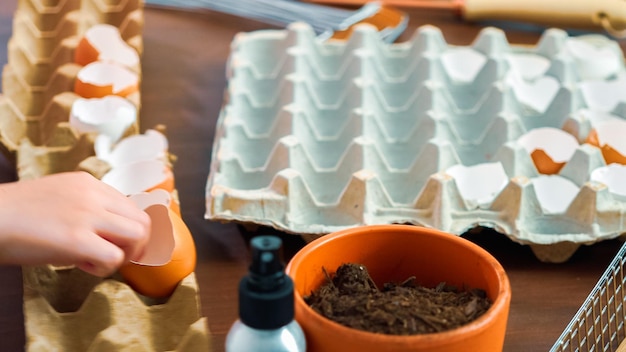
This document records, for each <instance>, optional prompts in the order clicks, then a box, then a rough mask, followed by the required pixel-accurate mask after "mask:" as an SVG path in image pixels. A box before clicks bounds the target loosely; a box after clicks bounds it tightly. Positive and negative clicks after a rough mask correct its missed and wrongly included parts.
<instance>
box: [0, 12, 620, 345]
mask: <svg viewBox="0 0 626 352" xmlns="http://www.w3.org/2000/svg"><path fill="white" fill-rule="evenodd" d="M15 6H16V0H10V1H9V0H3V1H1V2H0V60H3V61H2V62H1V63H2V64H4V63H5V62H6V57H7V55H6V42H7V40H8V39H9V37H10V35H11V26H12V24H11V21H12V16H13V12H14V11H15ZM410 14H411V19H410V24H409V29H408V30H407V31H406V32H405V34H404V35H403V36H402V37H401V38H400V40H401V41H402V40H406V39H408V38H409V37H410V36H411V35H412V34H413V33H414V30H415V28H417V27H418V26H420V25H423V24H433V25H436V26H438V27H439V28H441V30H442V32H443V34H444V36H445V39H446V40H447V41H448V42H449V43H450V44H459V45H468V44H470V43H471V42H472V40H473V39H474V38H475V36H476V35H477V33H478V32H479V30H480V29H481V28H483V27H484V25H478V24H467V23H463V22H461V21H460V20H458V19H457V18H456V17H455V16H454V15H452V14H450V13H445V12H427V11H411V12H410ZM145 20H146V23H145V28H144V45H145V52H144V57H143V75H144V76H143V77H144V80H143V83H142V88H141V89H142V99H143V107H142V110H141V126H142V128H143V129H145V128H150V127H153V126H155V125H156V124H165V125H166V126H167V134H168V138H169V142H170V149H171V152H172V153H174V154H175V155H177V156H178V161H177V162H176V164H175V170H174V171H175V177H176V182H177V188H178V191H179V194H180V200H181V203H182V214H183V218H184V220H185V222H186V223H187V225H188V226H189V228H190V230H191V231H192V233H193V235H194V238H195V241H196V244H197V249H198V265H197V269H196V275H197V280H198V282H199V285H200V294H201V302H202V314H203V316H206V317H207V318H208V322H209V329H210V332H211V335H212V340H213V346H214V351H222V350H223V349H224V338H225V335H226V333H227V331H228V329H229V327H230V325H231V324H232V322H233V321H234V320H235V319H236V318H237V301H236V297H237V291H236V290H237V283H238V281H239V279H240V278H241V276H242V275H244V274H245V272H246V270H247V266H248V254H247V240H248V239H249V237H250V236H252V235H254V233H246V232H244V231H241V230H240V228H238V227H237V226H236V225H234V224H222V223H215V222H210V221H207V220H205V219H204V209H205V203H204V201H205V196H204V188H205V183H206V178H207V175H208V172H209V161H210V156H211V154H210V153H211V146H212V141H213V134H214V128H215V122H216V119H217V116H218V113H219V110H220V107H221V105H222V99H223V92H224V89H225V86H226V79H225V62H226V58H227V56H228V54H229V50H230V42H231V40H232V38H233V36H234V35H235V34H236V33H238V32H242V31H251V30H257V29H262V28H270V27H271V26H269V25H266V24H263V23H260V22H256V21H252V20H245V19H241V18H238V17H234V16H230V15H226V14H222V13H215V12H209V11H200V12H193V13H191V12H179V11H172V10H164V9H155V8H146V9H145ZM492 25H493V24H492ZM506 33H507V38H508V40H509V41H510V42H511V43H520V44H522V43H523V44H535V43H536V42H537V40H538V38H539V36H540V34H541V32H540V31H538V30H528V28H524V29H520V28H519V27H517V28H508V29H507V32H506ZM14 179H15V172H14V170H13V167H12V165H10V164H9V163H8V162H7V161H6V160H2V162H0V181H1V182H6V181H12V180H14ZM281 236H282V237H283V239H284V240H285V249H286V251H285V254H286V258H285V259H286V260H288V259H289V258H290V257H291V255H293V253H295V252H296V251H297V250H298V249H299V248H301V246H302V245H304V241H303V240H302V239H301V238H300V237H296V236H293V235H282V234H281ZM466 237H467V238H469V239H470V240H472V241H474V242H476V243H478V244H480V245H481V246H483V247H484V248H486V249H487V250H488V251H490V252H491V253H492V254H493V255H494V256H495V257H496V258H497V259H498V260H500V262H501V263H502V264H503V266H504V267H505V269H506V271H507V273H508V275H509V278H510V281H511V285H512V291H513V298H512V302H511V310H510V317H509V324H508V328H507V336H506V341H505V347H504V350H505V351H510V352H513V351H524V352H527V351H546V350H548V349H549V348H550V347H551V346H552V344H553V343H554V342H555V341H556V340H557V339H558V337H559V335H560V333H561V332H562V330H563V329H564V327H565V326H566V324H567V323H568V322H569V320H570V319H571V318H572V316H573V315H574V314H575V313H576V311H577V309H578V307H579V306H580V305H581V304H582V302H583V300H584V298H585V297H586V296H587V294H588V293H589V291H590V290H591V288H592V287H593V286H594V284H595V283H596V281H597V280H598V278H599V277H600V275H601V274H602V272H603V270H604V268H605V267H606V266H607V264H608V263H609V262H610V260H611V259H612V257H613V256H614V255H615V253H616V252H617V250H618V249H619V248H620V246H621V245H622V242H620V241H619V240H610V241H604V242H601V243H598V244H595V245H593V246H584V247H581V248H580V249H579V250H578V251H577V252H576V253H575V255H574V256H573V257H572V258H571V259H570V260H569V261H568V262H566V263H562V264H549V263H542V262H539V261H538V260H537V259H536V257H535V256H534V255H533V254H532V252H531V251H530V249H529V248H528V247H527V246H523V245H520V244H517V243H514V242H512V241H510V240H509V239H507V238H506V237H505V236H501V235H499V234H495V233H490V232H486V233H480V234H474V235H468V236H466ZM21 290H22V288H21V271H20V268H18V267H4V268H0V351H20V350H23V346H24V325H23V315H22V300H21V298H22V291H21Z"/></svg>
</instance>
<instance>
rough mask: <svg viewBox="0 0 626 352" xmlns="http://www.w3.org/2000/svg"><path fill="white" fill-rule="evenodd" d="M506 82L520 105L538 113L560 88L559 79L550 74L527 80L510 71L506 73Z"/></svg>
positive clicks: (546, 106) (547, 104)
mask: <svg viewBox="0 0 626 352" xmlns="http://www.w3.org/2000/svg"><path fill="white" fill-rule="evenodd" d="M506 82H507V84H508V85H509V86H510V87H511V88H512V89H513V92H514V93H515V96H516V97H517V99H518V100H519V102H520V103H521V104H522V105H524V106H527V107H528V108H530V109H532V110H533V111H536V112H539V113H544V112H545V111H546V110H547V109H548V107H549V106H550V104H551V103H552V102H553V101H554V98H555V97H556V95H557V93H558V92H559V89H560V88H561V84H560V83H559V81H558V80H557V79H556V78H554V77H551V76H541V77H538V78H535V79H534V80H531V81H528V80H525V79H523V78H522V77H521V76H520V75H519V74H518V73H512V74H509V75H508V78H507V80H506Z"/></svg>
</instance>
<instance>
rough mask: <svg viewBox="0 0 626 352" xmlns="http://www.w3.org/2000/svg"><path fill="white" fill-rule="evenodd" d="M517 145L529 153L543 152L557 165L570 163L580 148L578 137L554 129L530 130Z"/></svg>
mask: <svg viewBox="0 0 626 352" xmlns="http://www.w3.org/2000/svg"><path fill="white" fill-rule="evenodd" d="M517 143H519V144H520V145H521V146H523V147H524V149H526V150H527V151H528V153H532V152H533V151H535V150H537V149H540V150H543V151H545V152H546V154H548V155H549V156H550V158H552V160H553V161H554V162H557V163H562V162H567V161H569V160H570V159H571V158H572V155H574V153H575V152H576V149H577V148H578V147H579V144H578V140H577V139H576V137H574V136H572V135H571V134H569V133H567V132H565V131H563V130H561V129H558V128H554V127H541V128H535V129H533V130H530V131H528V132H526V133H525V134H524V135H522V136H521V137H520V138H519V139H518V140H517Z"/></svg>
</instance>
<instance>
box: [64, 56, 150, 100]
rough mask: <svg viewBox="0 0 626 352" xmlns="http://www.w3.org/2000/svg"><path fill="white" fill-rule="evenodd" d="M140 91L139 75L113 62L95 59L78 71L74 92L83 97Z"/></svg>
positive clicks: (123, 95) (123, 94)
mask: <svg viewBox="0 0 626 352" xmlns="http://www.w3.org/2000/svg"><path fill="white" fill-rule="evenodd" d="M138 91H139V75H138V74H137V73H135V72H133V71H131V70H130V69H128V68H126V67H124V66H122V65H119V64H116V63H111V62H104V61H95V62H92V63H90V64H88V65H86V66H84V67H83V68H81V69H80V70H79V71H78V74H77V76H76V80H75V82H74V92H75V93H76V94H78V95H79V96H81V97H83V98H102V97H105V96H107V95H119V96H121V97H127V96H129V95H131V94H133V93H136V92H138Z"/></svg>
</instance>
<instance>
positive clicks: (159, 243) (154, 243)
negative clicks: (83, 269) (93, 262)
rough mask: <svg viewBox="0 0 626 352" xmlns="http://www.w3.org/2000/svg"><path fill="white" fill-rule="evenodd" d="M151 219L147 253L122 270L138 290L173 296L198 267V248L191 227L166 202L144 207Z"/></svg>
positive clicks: (126, 279)
mask: <svg viewBox="0 0 626 352" xmlns="http://www.w3.org/2000/svg"><path fill="white" fill-rule="evenodd" d="M145 212H146V213H148V215H150V219H151V220H152V232H151V234H150V241H149V243H148V245H147V247H146V250H145V253H144V255H143V256H142V257H141V258H140V259H139V260H137V261H131V262H130V263H128V264H125V265H123V266H122V267H121V268H120V269H119V272H120V274H121V275H122V277H123V278H124V280H125V281H126V283H128V285H129V286H131V287H132V288H133V289H134V290H135V291H137V292H138V293H140V294H142V295H144V296H148V297H152V298H163V297H167V296H169V295H171V294H172V293H173V292H174V290H175V289H176V287H177V286H178V284H179V283H180V282H181V281H182V280H183V279H184V278H185V277H186V276H187V275H189V274H191V273H192V272H193V271H194V269H195V266H196V248H195V244H194V241H193V237H192V235H191V233H190V232H189V229H188V228H187V226H186V225H185V223H184V222H183V220H182V219H181V217H180V216H178V215H177V214H176V213H175V212H174V211H173V210H172V209H170V208H168V207H167V206H166V205H164V204H153V205H150V206H148V207H146V208H145Z"/></svg>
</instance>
